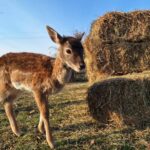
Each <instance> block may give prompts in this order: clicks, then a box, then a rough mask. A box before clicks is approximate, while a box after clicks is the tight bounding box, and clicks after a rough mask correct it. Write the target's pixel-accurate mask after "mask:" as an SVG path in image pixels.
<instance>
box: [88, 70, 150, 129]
mask: <svg viewBox="0 0 150 150" xmlns="http://www.w3.org/2000/svg"><path fill="white" fill-rule="evenodd" d="M87 102H88V106H89V111H90V113H91V115H92V116H93V118H95V119H96V120H98V121H100V122H101V123H114V124H115V125H117V126H120V125H123V124H127V125H140V124H141V123H143V122H144V121H149V122H150V72H145V73H141V74H140V73H139V74H132V75H125V76H122V77H113V78H109V79H107V80H103V81H100V82H97V83H95V84H94V85H92V86H91V87H90V88H89V89H88V95H87Z"/></svg>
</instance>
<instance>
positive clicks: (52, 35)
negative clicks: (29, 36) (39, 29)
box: [46, 26, 63, 44]
mask: <svg viewBox="0 0 150 150" xmlns="http://www.w3.org/2000/svg"><path fill="white" fill-rule="evenodd" d="M46 28H47V31H48V34H49V36H50V38H51V39H52V41H53V42H55V43H57V44H60V43H61V42H62V40H63V38H62V36H61V35H60V34H59V33H57V32H56V31H55V30H54V29H53V28H51V27H49V26H46Z"/></svg>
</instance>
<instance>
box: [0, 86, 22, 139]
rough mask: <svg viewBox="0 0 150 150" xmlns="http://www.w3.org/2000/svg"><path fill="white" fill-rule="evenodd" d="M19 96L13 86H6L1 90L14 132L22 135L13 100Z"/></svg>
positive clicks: (0, 96)
mask: <svg viewBox="0 0 150 150" xmlns="http://www.w3.org/2000/svg"><path fill="white" fill-rule="evenodd" d="M16 96H17V91H16V90H15V89H13V88H7V89H6V88H5V89H2V88H1V91H0V99H1V100H2V99H3V100H2V101H3V104H4V109H5V113H6V116H7V118H8V120H9V123H10V126H11V129H12V131H13V133H14V134H15V135H17V136H20V131H19V129H18V125H17V122H16V118H15V115H14V112H13V101H14V99H15V98H16Z"/></svg>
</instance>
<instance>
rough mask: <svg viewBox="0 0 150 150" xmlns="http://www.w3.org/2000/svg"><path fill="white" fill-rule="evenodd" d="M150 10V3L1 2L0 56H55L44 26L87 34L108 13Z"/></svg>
mask: <svg viewBox="0 0 150 150" xmlns="http://www.w3.org/2000/svg"><path fill="white" fill-rule="evenodd" d="M139 9H150V0H0V55H2V54H5V53H7V52H20V51H28V52H36V53H43V54H47V55H53V54H54V53H55V51H54V49H53V47H54V46H55V45H54V44H53V43H52V42H51V41H50V39H49V37H48V34H47V31H46V28H45V26H46V25H49V26H51V27H53V28H54V29H55V30H57V31H58V32H59V33H60V34H64V35H71V34H73V33H74V32H75V31H84V32H86V34H88V32H89V29H90V25H91V23H92V22H93V20H95V19H96V18H98V17H99V16H101V15H103V14H105V13H106V12H109V11H124V12H126V11H132V10H139Z"/></svg>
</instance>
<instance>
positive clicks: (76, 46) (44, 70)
mask: <svg viewBox="0 0 150 150" xmlns="http://www.w3.org/2000/svg"><path fill="white" fill-rule="evenodd" d="M47 31H48V34H49V36H50V38H51V40H52V41H53V42H55V43H56V44H57V45H58V52H57V57H56V59H55V61H54V62H53V61H52V59H51V58H50V57H48V56H45V55H42V54H35V53H8V54H5V55H3V56H2V57H0V101H1V102H3V104H4V109H5V112H6V115H7V117H8V120H9V123H10V126H11V129H12V131H13V133H14V134H15V135H17V136H20V130H19V128H18V125H17V122H16V119H15V115H14V113H13V101H14V99H15V98H16V96H17V94H18V93H19V92H20V91H21V90H27V91H30V92H32V93H33V96H34V99H35V102H36V104H37V106H38V109H39V112H40V118H39V124H38V130H39V131H40V132H41V133H45V134H46V140H47V142H48V145H49V146H50V148H52V149H53V148H54V142H53V137H52V132H51V129H50V122H49V109H48V95H50V94H52V93H55V92H58V91H60V90H61V89H62V88H63V86H64V84H65V83H66V82H68V81H69V79H70V77H71V72H72V69H73V70H75V71H77V72H80V71H81V70H83V69H85V63H84V59H83V46H82V44H81V39H82V37H83V35H84V33H83V34H81V35H80V36H78V37H71V36H61V35H60V34H58V33H57V32H56V31H55V30H54V29H52V28H51V27H49V26H47Z"/></svg>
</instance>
